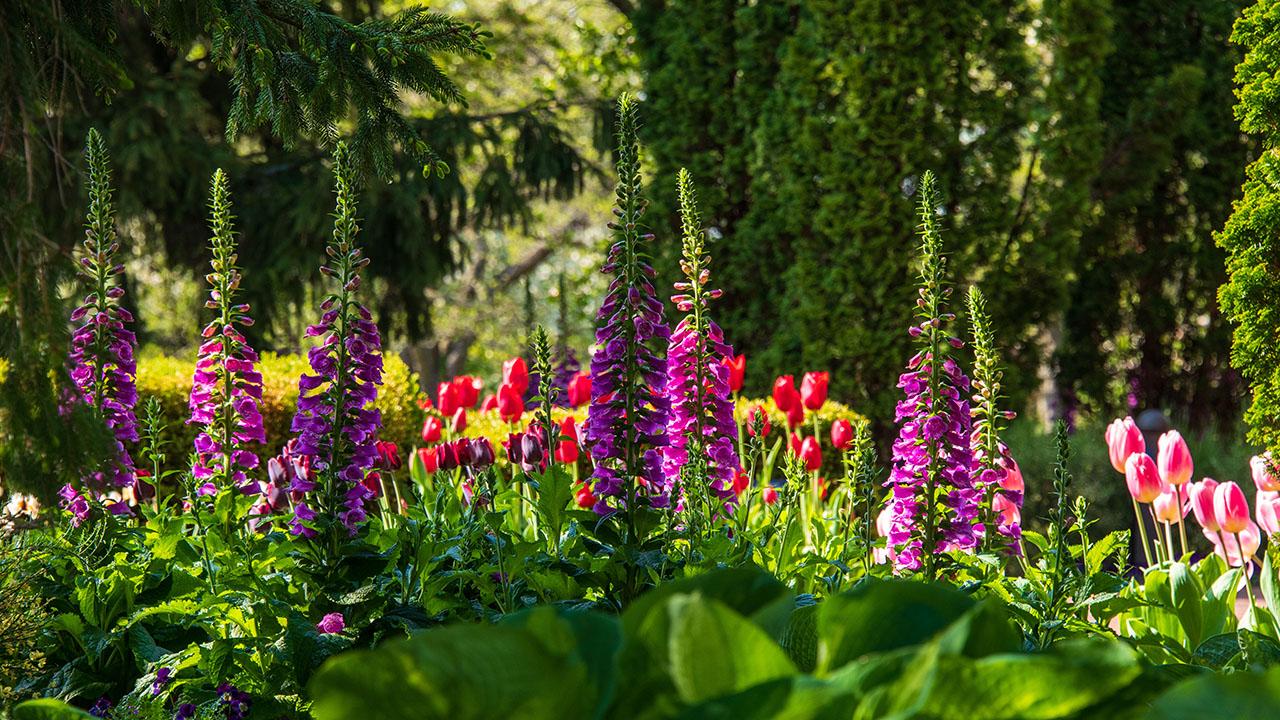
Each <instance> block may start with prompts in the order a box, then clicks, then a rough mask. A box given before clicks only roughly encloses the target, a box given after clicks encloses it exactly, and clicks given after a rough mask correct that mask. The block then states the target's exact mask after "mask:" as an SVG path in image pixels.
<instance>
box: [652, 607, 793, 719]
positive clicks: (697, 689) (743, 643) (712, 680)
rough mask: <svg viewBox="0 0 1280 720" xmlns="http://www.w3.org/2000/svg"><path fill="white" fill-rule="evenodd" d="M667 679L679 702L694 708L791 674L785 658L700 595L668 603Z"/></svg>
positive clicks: (744, 621) (770, 643)
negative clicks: (669, 624)
mask: <svg viewBox="0 0 1280 720" xmlns="http://www.w3.org/2000/svg"><path fill="white" fill-rule="evenodd" d="M667 611H668V613H669V614H670V616H671V635H670V642H669V645H668V649H669V652H670V658H671V675H672V679H673V680H674V682H675V686H676V689H677V690H678V691H679V693H680V698H681V699H682V700H684V701H685V702H689V703H695V702H700V701H703V700H708V699H710V698H714V697H718V696H721V695H729V694H732V693H735V692H738V691H741V690H745V689H747V688H749V687H752V686H754V685H757V684H760V683H764V682H767V681H769V680H776V679H778V678H783V677H788V676H791V675H795V674H796V668H795V666H794V665H793V664H792V663H791V661H790V660H788V659H787V655H786V653H785V652H783V650H782V648H781V647H779V646H778V644H777V643H776V642H774V641H773V639H772V638H770V637H769V636H768V635H766V634H765V632H764V631H763V630H761V629H760V628H759V627H757V626H756V625H753V624H752V623H751V622H750V621H748V620H747V619H746V618H744V617H743V616H741V615H739V614H738V613H736V612H734V611H733V610H730V609H729V608H728V607H727V606H726V605H724V604H723V603H720V602H718V601H715V600H708V599H706V598H704V597H702V596H701V595H681V596H676V597H674V598H672V599H671V600H669V601H668V603H667Z"/></svg>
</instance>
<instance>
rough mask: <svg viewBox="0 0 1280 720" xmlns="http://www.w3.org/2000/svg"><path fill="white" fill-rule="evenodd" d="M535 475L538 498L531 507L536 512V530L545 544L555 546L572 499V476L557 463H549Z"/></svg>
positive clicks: (558, 540)
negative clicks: (549, 465)
mask: <svg viewBox="0 0 1280 720" xmlns="http://www.w3.org/2000/svg"><path fill="white" fill-rule="evenodd" d="M535 477H536V479H537V482H538V498H537V500H536V501H535V502H534V505H533V507H534V511H535V512H537V514H538V530H539V532H541V533H542V536H543V538H544V539H545V540H546V542H547V546H548V547H550V548H555V547H556V546H557V545H558V544H559V542H560V531H561V530H562V529H563V528H564V520H565V513H566V511H567V510H568V508H569V503H570V502H571V501H572V500H573V478H572V477H570V476H569V473H567V472H565V469H564V467H563V466H562V465H558V464H553V465H551V467H549V468H547V471H546V472H544V473H539V474H538V475H536V476H535Z"/></svg>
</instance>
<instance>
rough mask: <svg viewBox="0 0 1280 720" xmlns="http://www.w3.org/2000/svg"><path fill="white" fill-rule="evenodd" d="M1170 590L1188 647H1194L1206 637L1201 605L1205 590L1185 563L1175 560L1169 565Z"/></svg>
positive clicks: (1174, 608)
mask: <svg viewBox="0 0 1280 720" xmlns="http://www.w3.org/2000/svg"><path fill="white" fill-rule="evenodd" d="M1169 590H1170V595H1171V598H1172V602H1173V611H1174V613H1175V614H1176V615H1177V616H1178V622H1180V623H1181V624H1182V630H1183V632H1185V633H1186V635H1187V642H1188V643H1189V645H1188V647H1190V648H1194V647H1196V646H1197V645H1199V644H1200V640H1201V639H1202V638H1203V637H1204V636H1203V633H1204V615H1203V610H1202V609H1201V607H1200V604H1201V602H1202V600H1201V596H1202V595H1203V590H1202V589H1201V587H1200V582H1199V581H1198V580H1197V579H1196V575H1195V573H1193V572H1191V569H1190V568H1188V567H1187V566H1186V564H1185V563H1180V562H1175V563H1173V564H1172V565H1171V566H1170V567H1169Z"/></svg>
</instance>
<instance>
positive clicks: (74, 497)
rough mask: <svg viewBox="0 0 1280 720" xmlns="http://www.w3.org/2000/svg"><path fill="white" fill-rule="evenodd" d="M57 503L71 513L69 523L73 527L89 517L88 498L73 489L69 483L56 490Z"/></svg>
mask: <svg viewBox="0 0 1280 720" xmlns="http://www.w3.org/2000/svg"><path fill="white" fill-rule="evenodd" d="M58 497H59V498H60V500H58V504H59V505H61V506H62V508H63V509H64V510H66V511H67V512H69V513H71V524H72V526H74V527H80V525H81V524H82V523H83V522H84V521H85V520H88V519H89V500H88V498H86V497H85V496H84V494H83V493H81V492H80V491H79V490H77V489H75V487H73V486H72V485H71V484H70V483H68V484H66V485H63V486H62V489H61V490H59V491H58Z"/></svg>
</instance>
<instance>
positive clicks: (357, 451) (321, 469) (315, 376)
mask: <svg viewBox="0 0 1280 720" xmlns="http://www.w3.org/2000/svg"><path fill="white" fill-rule="evenodd" d="M334 175H335V185H336V188H335V190H336V195H337V213H336V214H335V221H334V228H333V239H332V240H331V241H330V243H329V247H328V254H329V264H327V265H324V266H323V267H321V269H320V271H321V272H322V273H324V274H325V275H327V276H329V277H331V278H334V279H335V280H336V281H337V284H338V291H337V292H335V293H333V294H330V295H328V296H327V297H326V298H325V300H324V302H322V303H321V305H320V310H321V313H322V315H321V317H320V322H318V323H316V324H315V325H312V326H310V327H308V328H307V335H308V337H314V338H319V339H320V344H319V345H318V346H316V347H313V348H311V350H310V351H308V353H307V356H308V359H309V361H310V364H311V372H310V373H305V374H303V375H302V377H301V378H299V380H298V410H297V414H296V415H294V418H293V431H294V432H295V433H298V438H297V440H298V444H297V446H296V447H295V451H296V452H297V453H299V454H302V455H308V456H311V458H312V461H311V469H312V471H313V472H314V473H315V474H316V475H317V476H319V478H320V480H321V482H320V483H319V485H320V488H319V489H321V490H322V492H320V493H318V494H317V495H316V496H315V497H314V500H315V503H316V508H314V509H313V508H310V507H309V506H308V510H312V511H314V510H319V511H320V514H321V516H322V517H324V522H331V521H332V520H333V519H335V518H336V519H337V520H339V521H341V523H342V524H343V525H344V526H345V527H346V529H347V532H348V533H349V534H352V535H354V534H355V533H356V531H357V529H358V528H359V526H360V524H361V523H362V522H364V520H365V517H366V514H365V508H364V503H365V501H366V500H368V499H369V498H371V497H372V496H373V493H372V492H370V491H369V489H368V488H366V487H365V486H364V484H363V482H362V481H363V480H364V478H365V473H367V472H368V471H369V469H370V468H372V467H373V466H374V464H375V463H377V461H378V448H377V441H378V429H379V428H380V427H381V426H382V415H381V413H380V412H379V411H378V410H377V409H376V408H374V407H372V405H373V402H374V400H376V399H377V397H378V386H379V385H381V384H382V338H381V336H380V335H379V333H378V327H377V325H375V324H374V322H373V315H372V313H370V312H369V310H368V308H366V307H365V306H363V305H361V304H360V303H359V302H358V301H357V300H356V291H357V290H359V288H360V268H362V267H364V266H365V265H367V264H369V260H368V258H365V257H364V254H363V252H362V251H361V250H360V248H359V247H357V246H356V243H355V241H356V234H357V232H358V231H359V227H358V225H357V223H356V199H355V189H354V187H353V186H352V177H353V173H352V170H351V164H350V157H349V154H348V151H347V148H346V146H345V145H344V144H342V143H339V144H338V147H337V148H336V150H335V152H334ZM295 514H296V510H295ZM298 517H299V519H303V518H301V516H300V515H299V516H298Z"/></svg>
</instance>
